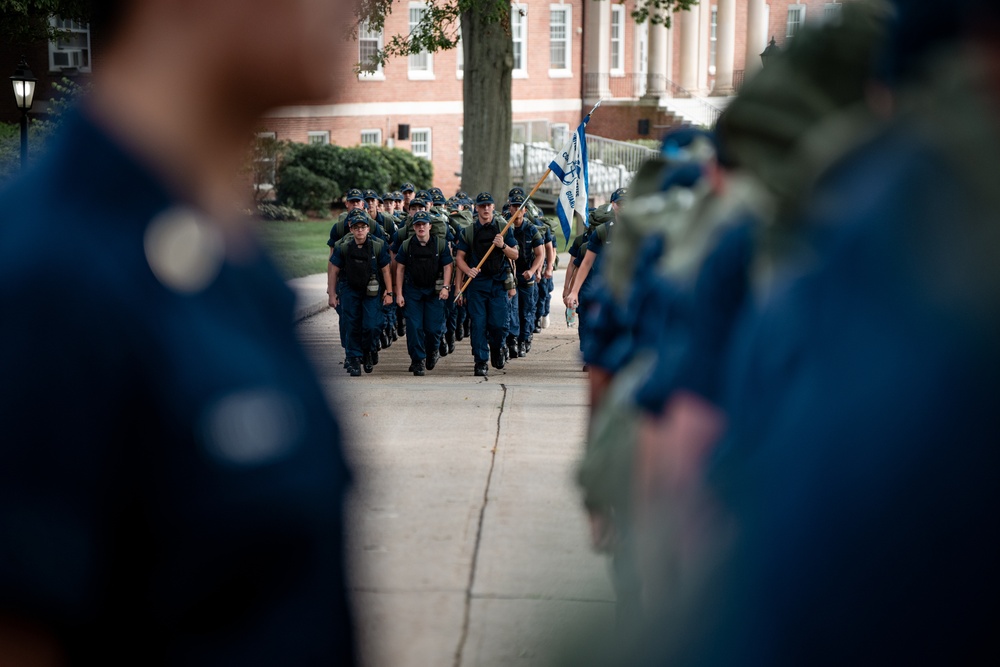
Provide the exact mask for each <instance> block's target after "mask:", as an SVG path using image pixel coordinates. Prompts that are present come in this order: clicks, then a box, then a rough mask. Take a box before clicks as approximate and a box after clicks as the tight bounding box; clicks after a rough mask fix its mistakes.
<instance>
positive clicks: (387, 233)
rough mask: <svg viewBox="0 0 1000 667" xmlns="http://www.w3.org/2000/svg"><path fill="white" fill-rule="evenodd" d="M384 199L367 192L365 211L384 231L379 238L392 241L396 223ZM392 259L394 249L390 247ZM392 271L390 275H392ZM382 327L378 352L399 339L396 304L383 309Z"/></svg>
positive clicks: (377, 347)
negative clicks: (386, 209) (385, 205)
mask: <svg viewBox="0 0 1000 667" xmlns="http://www.w3.org/2000/svg"><path fill="white" fill-rule="evenodd" d="M382 204H383V201H382V198H381V197H380V196H379V194H378V193H377V192H375V191H374V190H365V210H366V211H367V212H368V217H370V218H371V219H372V220H374V221H375V224H376V227H377V228H378V229H380V230H381V231H382V233H381V234H380V235H379V236H378V237H379V238H381V239H383V240H389V239H392V237H393V235H394V234H395V233H396V223H395V221H394V220H393V218H392V216H391V215H389V214H388V213H386V212H384V211H383V210H382ZM389 251H390V257H391V256H392V252H393V249H392V248H391V247H390V248H389ZM391 273H392V272H391V271H390V275H391ZM382 312H383V315H384V316H383V318H382V327H381V329H380V331H379V334H378V338H377V340H376V345H375V348H376V351H377V350H381V349H384V348H388V347H391V346H392V343H393V342H394V341H396V340H397V339H398V337H399V335H398V333H397V332H396V304H395V303H390V304H389V305H387V306H385V307H384V308H383V309H382Z"/></svg>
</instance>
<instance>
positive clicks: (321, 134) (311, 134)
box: [306, 130, 330, 145]
mask: <svg viewBox="0 0 1000 667" xmlns="http://www.w3.org/2000/svg"><path fill="white" fill-rule="evenodd" d="M313 139H321V141H313ZM306 143H308V144H310V145H314V144H322V145H326V144H329V143H330V130H309V131H308V132H306Z"/></svg>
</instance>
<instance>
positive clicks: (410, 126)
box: [0, 0, 841, 193]
mask: <svg viewBox="0 0 1000 667" xmlns="http://www.w3.org/2000/svg"><path fill="white" fill-rule="evenodd" d="M634 3H635V0H625V2H622V3H617V2H613V1H612V0H523V1H522V2H519V3H513V4H512V5H511V7H512V34H513V39H514V59H515V62H514V72H513V83H512V86H513V90H512V97H513V123H514V136H513V141H514V142H515V143H522V142H532V141H534V142H546V141H547V142H550V143H552V144H553V145H555V146H557V147H558V146H561V145H562V143H563V141H564V140H565V138H566V137H567V136H568V133H569V132H571V131H572V130H573V128H575V127H576V125H577V124H578V123H579V121H580V119H581V117H582V115H583V113H585V111H586V110H588V109H589V108H590V107H591V106H592V105H593V104H594V103H595V102H596V101H597V100H599V99H602V100H604V101H605V102H604V105H603V106H602V108H601V110H600V111H599V112H598V113H597V114H595V115H594V118H593V120H592V121H591V125H590V127H589V128H588V131H589V133H590V134H591V135H592V136H600V137H606V138H609V139H617V140H628V139H636V138H657V137H659V136H660V135H661V134H662V133H663V132H664V131H665V130H666V129H667V128H668V127H671V126H673V125H676V124H679V123H700V124H706V125H707V124H711V123H712V122H713V121H714V118H715V117H716V116H717V114H718V113H719V110H720V109H722V108H724V106H725V105H726V103H727V102H728V100H729V99H730V97H731V96H732V95H733V94H734V92H735V90H737V89H738V88H739V86H740V84H741V83H742V81H743V79H744V77H746V76H751V75H752V74H753V72H754V71H755V70H756V69H758V68H759V67H760V62H761V61H760V53H761V52H762V51H763V50H764V47H765V46H766V45H767V42H768V40H769V39H770V38H771V37H772V36H773V37H774V39H775V41H776V43H777V44H778V45H779V46H783V45H784V44H786V42H787V40H789V39H792V38H794V36H795V33H796V32H797V31H798V30H799V29H800V28H801V26H802V25H803V24H804V23H806V22H810V21H824V20H830V19H831V18H833V17H835V16H836V15H837V13H838V12H839V11H840V7H841V3H840V2H836V1H824V0H800V1H799V2H790V1H789V0H703V2H702V4H700V5H697V6H695V7H693V8H692V10H691V11H690V12H681V13H679V14H676V15H674V17H673V25H672V26H671V27H670V28H669V29H668V28H664V27H663V26H652V25H649V24H646V23H643V24H638V23H636V22H635V21H634V20H633V19H632V16H631V11H632V9H633V8H634ZM422 8H423V4H422V3H420V2H415V1H410V0H396V2H395V4H394V11H393V12H392V14H390V16H388V17H387V19H386V21H385V30H384V32H383V33H382V34H375V33H372V32H370V31H367V30H364V29H362V30H361V32H360V34H359V38H358V39H357V40H353V39H351V38H350V34H349V32H350V31H349V28H347V27H345V28H344V32H343V33H342V34H338V35H331V39H335V40H337V41H338V43H339V45H340V53H339V54H338V62H339V63H341V64H342V66H341V67H340V68H339V71H338V73H337V75H336V76H337V81H336V84H337V87H338V89H339V92H338V98H339V100H340V101H339V103H337V104H333V103H331V104H325V105H324V104H319V105H308V106H295V107H289V108H284V109H277V110H275V111H274V112H272V113H271V114H270V115H269V116H268V117H267V118H265V119H264V120H263V121H262V124H261V128H260V129H261V132H262V133H266V134H268V135H270V136H274V137H275V138H277V139H280V140H287V141H296V142H320V143H327V142H330V143H336V144H339V145H344V146H354V145H358V144H376V145H383V146H396V147H399V148H403V149H407V150H411V151H413V152H414V153H415V154H418V155H423V156H425V157H427V158H429V159H430V160H431V161H432V162H433V163H434V173H435V182H436V184H437V185H438V186H439V187H441V188H442V189H444V190H445V191H446V192H448V193H450V192H454V191H455V190H456V189H457V188H458V187H459V183H460V175H459V172H460V170H461V163H462V122H463V120H462V119H463V113H462V109H463V94H462V75H463V63H462V58H461V49H455V50H452V51H446V52H441V53H433V54H420V55H415V56H409V57H407V58H396V59H393V60H391V61H389V62H388V63H387V64H386V65H385V66H384V67H378V68H373V67H369V68H367V71H363V72H361V73H360V74H359V73H356V72H355V67H356V66H357V64H358V63H360V62H368V59H367V56H368V54H370V53H372V52H373V51H374V50H376V49H378V48H380V47H381V46H382V45H383V44H384V43H385V41H386V39H387V37H391V36H392V35H395V34H405V33H407V32H409V30H410V28H411V25H412V24H413V23H415V22H416V21H417V20H419V16H420V12H421V11H422ZM67 27H68V28H70V29H71V30H72V34H71V36H70V38H68V39H67V40H65V41H64V42H62V43H58V44H57V43H50V44H45V43H40V44H36V45H30V46H29V47H19V46H14V45H2V46H0V62H7V63H8V69H9V70H10V71H11V72H13V70H14V67H15V66H16V64H17V62H18V60H19V58H20V54H21V53H24V54H25V55H26V56H27V57H28V64H29V66H31V68H32V70H33V71H34V73H35V75H36V76H37V77H38V79H39V86H38V91H37V93H36V112H37V113H44V110H45V106H46V102H47V100H48V99H50V98H51V96H52V90H51V82H52V81H54V80H58V79H59V78H61V77H62V76H64V75H69V76H71V77H74V78H77V79H78V80H85V79H86V77H88V76H89V73H90V72H91V71H92V70H93V68H95V67H96V68H99V67H100V38H99V36H94V35H92V34H91V31H90V29H89V28H88V26H86V25H80V24H70V25H67ZM343 100H348V101H347V102H344V101H343ZM17 119H18V112H17V110H16V109H15V108H14V101H13V94H11V93H8V94H7V95H6V97H3V100H2V101H0V120H5V121H8V122H12V121H16V120H17Z"/></svg>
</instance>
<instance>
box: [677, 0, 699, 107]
mask: <svg viewBox="0 0 1000 667" xmlns="http://www.w3.org/2000/svg"><path fill="white" fill-rule="evenodd" d="M699 15H700V12H699V9H698V7H692V8H691V9H689V10H687V11H683V12H680V14H679V17H680V21H679V23H680V25H679V26H678V28H679V29H680V40H681V53H680V60H681V62H680V66H681V80H680V81H678V82H677V83H678V84H680V86H681V88H685V89H687V90H689V91H693V90H695V89H696V88H697V87H698V25H699V23H700V21H699V20H698V19H699Z"/></svg>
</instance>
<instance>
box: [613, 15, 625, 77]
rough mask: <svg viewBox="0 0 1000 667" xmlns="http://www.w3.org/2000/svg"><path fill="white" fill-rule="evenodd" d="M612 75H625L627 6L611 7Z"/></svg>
mask: <svg viewBox="0 0 1000 667" xmlns="http://www.w3.org/2000/svg"><path fill="white" fill-rule="evenodd" d="M611 73H612V74H618V75H624V74H625V6H624V5H613V6H612V7H611Z"/></svg>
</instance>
